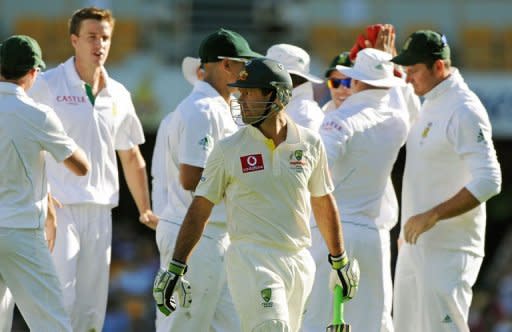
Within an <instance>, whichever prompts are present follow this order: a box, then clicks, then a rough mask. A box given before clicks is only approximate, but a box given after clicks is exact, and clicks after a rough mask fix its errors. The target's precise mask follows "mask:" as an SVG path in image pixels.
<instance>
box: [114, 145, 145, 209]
mask: <svg viewBox="0 0 512 332" xmlns="http://www.w3.org/2000/svg"><path fill="white" fill-rule="evenodd" d="M119 157H120V160H121V165H122V167H123V172H124V176H125V179H126V184H127V185H128V189H129V190H130V193H131V195H132V197H133V200H134V201H135V205H137V209H138V210H139V213H140V214H142V213H144V212H145V211H147V210H151V201H150V198H149V187H148V176H147V172H146V162H145V161H144V158H143V157H142V155H141V154H140V152H139V150H138V148H137V149H136V150H130V151H123V152H121V153H119Z"/></svg>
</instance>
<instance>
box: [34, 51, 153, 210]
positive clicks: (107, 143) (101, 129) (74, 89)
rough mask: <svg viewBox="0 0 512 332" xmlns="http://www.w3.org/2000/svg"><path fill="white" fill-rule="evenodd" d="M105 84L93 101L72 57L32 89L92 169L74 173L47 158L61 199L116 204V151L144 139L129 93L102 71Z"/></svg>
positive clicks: (40, 78) (57, 193)
mask: <svg viewBox="0 0 512 332" xmlns="http://www.w3.org/2000/svg"><path fill="white" fill-rule="evenodd" d="M103 75H104V77H105V80H106V87H105V88H104V89H103V90H101V91H100V92H99V93H98V95H97V96H96V100H95V103H94V106H93V105H92V104H91V102H90V101H89V98H88V97H87V93H86V90H85V82H84V81H82V80H81V79H80V77H79V76H78V73H77V71H76V69H75V65H74V57H71V58H70V59H69V60H68V61H66V62H65V63H62V64H60V65H59V66H58V67H56V68H54V69H52V70H49V71H47V72H45V73H42V74H41V75H40V76H39V78H38V80H37V81H36V84H35V85H34V87H33V88H32V89H30V91H29V94H30V95H31V96H32V97H33V98H34V99H35V100H36V101H38V102H41V103H43V104H47V105H49V106H50V107H51V108H53V109H54V110H55V112H56V113H57V115H58V116H59V119H60V120H61V121H62V124H63V125H64V129H65V130H66V132H67V133H68V135H69V136H70V137H72V138H73V139H74V140H75V141H76V143H77V144H78V145H79V146H80V147H82V149H83V150H84V151H85V154H86V155H87V158H88V159H89V161H90V163H91V171H90V172H89V173H88V174H87V175H86V176H82V177H77V176H75V175H73V174H72V173H71V172H70V171H69V170H67V169H66V168H65V167H64V166H63V165H59V164H57V163H56V162H55V160H53V159H52V158H48V159H47V165H48V166H47V169H48V179H49V182H50V184H51V186H52V194H53V195H54V196H55V197H56V198H58V199H59V200H60V201H61V202H62V203H63V204H80V203H95V204H102V205H110V206H116V205H117V203H118V200H119V178H118V172H117V160H116V153H115V151H116V150H129V149H131V148H133V147H135V146H136V145H139V144H142V143H144V133H143V130H142V126H141V124H140V121H139V119H138V118H137V115H136V113H135V108H134V106H133V103H132V99H131V96H130V93H129V92H128V91H127V90H126V89H125V88H124V86H123V85H122V84H120V83H119V82H117V81H115V80H113V79H111V78H110V77H108V75H107V72H106V71H105V70H103Z"/></svg>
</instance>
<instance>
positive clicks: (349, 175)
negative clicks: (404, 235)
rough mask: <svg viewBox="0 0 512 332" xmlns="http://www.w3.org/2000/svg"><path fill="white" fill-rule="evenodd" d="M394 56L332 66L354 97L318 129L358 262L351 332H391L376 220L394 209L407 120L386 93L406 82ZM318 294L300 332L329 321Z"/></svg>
mask: <svg viewBox="0 0 512 332" xmlns="http://www.w3.org/2000/svg"><path fill="white" fill-rule="evenodd" d="M391 57H392V56H391V54H389V53H386V52H383V51H380V50H377V49H373V48H366V49H363V50H361V51H360V52H359V53H358V55H357V58H356V61H355V65H354V68H351V67H347V66H337V68H338V70H339V71H341V73H342V74H344V75H345V76H347V77H350V78H351V79H352V82H351V89H352V92H353V94H352V95H351V96H350V97H348V98H347V99H346V100H345V101H344V103H343V104H342V105H341V106H340V108H338V109H337V110H335V111H332V112H330V113H328V114H327V115H326V117H325V120H324V123H323V125H322V127H321V129H320V135H321V137H322V140H323V142H324V144H325V148H326V151H327V156H328V160H329V167H330V169H331V176H332V178H333V182H334V187H335V189H334V192H333V194H334V197H335V198H336V202H337V204H338V208H339V209H340V214H341V216H342V224H343V234H344V235H345V248H346V250H347V253H348V255H349V256H350V257H355V258H357V260H358V262H359V265H360V268H361V271H362V277H361V280H360V284H359V290H358V296H357V297H356V298H355V299H354V300H352V301H351V302H349V303H347V305H346V306H345V312H344V314H345V319H346V320H347V322H348V323H350V324H351V325H352V328H353V329H354V331H393V324H392V321H391V296H392V285H391V261H390V260H391V254H390V241H389V229H388V228H387V227H383V225H382V224H379V223H377V220H378V219H379V218H382V217H383V213H385V212H386V211H385V210H386V209H390V208H392V207H393V206H392V205H391V206H389V205H388V198H387V197H386V195H387V194H391V195H392V197H394V191H393V187H392V184H391V180H390V174H391V170H392V168H393V164H394V162H395V160H396V157H397V155H398V152H399V150H400V148H401V147H402V145H403V144H404V143H405V140H406V138H407V133H408V129H409V115H408V112H407V110H406V109H404V108H392V107H390V98H391V95H390V88H391V87H396V86H401V85H404V84H405V81H404V80H403V79H400V78H397V77H395V76H394V74H393V67H394V65H393V64H392V63H391V62H390V61H389V60H391ZM388 191H391V192H388ZM395 199H396V197H395ZM395 207H396V205H395ZM316 278H317V279H316V280H315V282H318V283H319V284H321V283H322V282H323V283H325V280H328V275H327V274H326V273H325V272H324V271H323V270H321V269H320V270H319V271H317V274H316ZM316 291H317V293H315V294H312V298H311V303H310V305H309V306H308V311H307V315H306V317H307V318H308V319H307V320H306V321H305V324H304V325H305V326H307V327H308V328H309V329H305V331H319V330H320V328H321V327H322V325H320V324H321V323H324V322H325V321H326V320H327V319H328V318H329V312H330V310H328V308H330V306H329V303H326V302H325V301H323V302H322V297H323V298H325V297H326V296H327V295H328V294H326V292H323V291H322V289H320V286H319V287H317V289H316ZM310 313H311V315H308V314H310ZM315 320H316V325H315ZM308 324H310V325H309V326H308Z"/></svg>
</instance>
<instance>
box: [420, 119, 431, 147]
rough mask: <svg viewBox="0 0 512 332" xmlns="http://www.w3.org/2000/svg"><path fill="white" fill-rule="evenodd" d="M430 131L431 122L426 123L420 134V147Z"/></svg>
mask: <svg viewBox="0 0 512 332" xmlns="http://www.w3.org/2000/svg"><path fill="white" fill-rule="evenodd" d="M430 129H432V122H429V123H427V125H426V126H425V128H424V129H423V131H422V132H421V138H420V145H423V143H424V141H425V140H426V139H427V137H428V134H429V133H430Z"/></svg>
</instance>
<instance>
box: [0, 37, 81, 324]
mask: <svg viewBox="0 0 512 332" xmlns="http://www.w3.org/2000/svg"><path fill="white" fill-rule="evenodd" d="M44 67H45V64H44V62H43V60H42V54H41V49H40V48H39V45H38V44H37V42H36V41H35V40H34V39H32V38H30V37H28V36H11V37H9V38H8V39H7V40H5V41H3V42H2V44H1V46H0V68H1V69H0V74H1V78H0V138H1V139H0V154H1V155H2V158H0V172H1V173H2V176H1V177H0V304H1V305H0V331H2V332H10V331H11V324H12V309H13V304H14V302H12V299H11V298H10V297H9V298H7V299H6V298H5V296H6V295H7V294H8V293H9V291H7V287H9V290H10V292H11V293H12V296H13V299H14V301H16V303H17V304H18V308H19V310H20V311H21V314H22V315H23V318H24V319H25V322H26V323H27V324H28V327H29V328H30V330H31V331H72V329H71V323H70V319H69V316H68V315H67V313H66V311H65V310H64V306H63V303H62V291H61V287H60V284H59V280H58V278H57V274H56V271H55V267H54V265H53V263H52V260H51V257H50V251H49V250H48V247H47V245H48V244H47V240H51V237H53V236H54V235H55V233H54V232H55V225H54V224H53V225H45V222H46V221H45V220H46V218H47V208H48V200H49V195H48V184H47V181H46V171H45V158H44V156H45V152H46V151H47V152H48V153H50V154H51V155H52V156H53V158H55V160H57V161H58V162H62V163H63V164H64V166H65V167H66V168H67V169H68V170H69V171H70V173H73V175H74V176H76V175H80V176H83V175H85V174H86V173H87V172H88V171H89V168H90V165H89V163H88V161H87V159H86V157H85V154H84V152H83V151H82V150H81V149H80V148H78V146H77V145H76V143H75V142H74V141H73V140H72V139H71V138H70V137H68V136H67V135H66V132H65V131H64V129H63V127H62V124H61V122H60V121H59V119H58V118H57V116H56V115H55V113H54V112H53V111H52V110H51V109H49V108H48V107H46V106H44V105H41V104H37V103H36V102H34V101H33V100H32V99H31V98H30V97H29V96H27V94H26V90H28V89H30V87H31V86H32V85H33V84H34V81H35V80H36V77H37V73H38V72H39V70H40V69H41V68H42V69H44ZM45 226H49V227H48V228H46V229H45ZM52 232H53V234H52Z"/></svg>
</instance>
